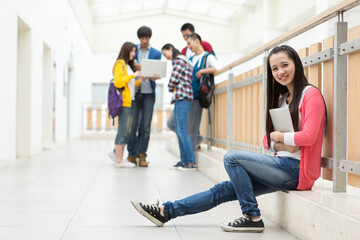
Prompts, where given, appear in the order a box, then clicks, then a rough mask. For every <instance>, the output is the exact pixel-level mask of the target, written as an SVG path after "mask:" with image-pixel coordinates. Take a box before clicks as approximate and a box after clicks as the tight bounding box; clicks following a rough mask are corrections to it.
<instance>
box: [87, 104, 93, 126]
mask: <svg viewBox="0 0 360 240" xmlns="http://www.w3.org/2000/svg"><path fill="white" fill-rule="evenodd" d="M92 110H93V108H92V107H88V108H87V109H86V111H87V126H86V129H87V130H92V128H93V126H92V125H93V124H92Z"/></svg>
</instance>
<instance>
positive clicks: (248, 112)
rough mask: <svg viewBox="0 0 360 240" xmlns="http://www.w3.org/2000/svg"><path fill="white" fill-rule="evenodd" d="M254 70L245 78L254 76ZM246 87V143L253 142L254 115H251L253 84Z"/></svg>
mask: <svg viewBox="0 0 360 240" xmlns="http://www.w3.org/2000/svg"><path fill="white" fill-rule="evenodd" d="M252 75H253V74H252V71H251V70H250V71H248V72H246V73H245V78H249V77H252ZM244 88H245V94H246V97H245V101H246V102H245V143H251V130H252V115H251V108H252V105H251V100H252V98H251V93H252V86H251V85H248V86H246V87H244Z"/></svg>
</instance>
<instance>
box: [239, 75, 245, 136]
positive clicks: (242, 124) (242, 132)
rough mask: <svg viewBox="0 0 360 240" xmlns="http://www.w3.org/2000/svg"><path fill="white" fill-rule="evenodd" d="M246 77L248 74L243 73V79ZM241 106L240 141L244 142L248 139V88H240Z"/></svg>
mask: <svg viewBox="0 0 360 240" xmlns="http://www.w3.org/2000/svg"><path fill="white" fill-rule="evenodd" d="M245 78H246V74H245V73H243V74H241V80H244V79H245ZM240 101H241V102H240V106H241V117H240V126H241V132H240V142H242V143H244V142H245V141H246V140H245V139H246V89H245V88H244V87H242V88H240Z"/></svg>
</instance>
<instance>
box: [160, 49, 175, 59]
mask: <svg viewBox="0 0 360 240" xmlns="http://www.w3.org/2000/svg"><path fill="white" fill-rule="evenodd" d="M161 53H162V55H164V57H165V58H166V59H167V60H173V50H172V48H170V49H168V50H167V49H164V50H162V51H161Z"/></svg>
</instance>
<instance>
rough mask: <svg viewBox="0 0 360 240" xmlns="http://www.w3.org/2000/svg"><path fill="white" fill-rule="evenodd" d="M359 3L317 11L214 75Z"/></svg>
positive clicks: (347, 0) (348, 0) (352, 0)
mask: <svg viewBox="0 0 360 240" xmlns="http://www.w3.org/2000/svg"><path fill="white" fill-rule="evenodd" d="M359 4H360V1H358V0H344V1H342V2H340V3H339V4H337V5H335V6H333V7H331V8H329V9H327V10H326V11H324V12H322V13H319V14H318V15H316V16H314V17H312V18H310V19H309V20H307V21H305V22H304V23H302V24H300V25H298V26H297V27H295V28H293V29H291V30H289V31H287V32H286V33H284V34H282V35H280V36H279V37H277V38H275V39H274V40H272V41H270V42H268V43H267V44H264V45H263V46H261V47H259V48H257V49H255V50H254V51H252V52H250V53H249V54H247V55H245V56H244V57H242V58H240V59H239V60H237V61H235V62H233V63H231V64H229V65H227V66H226V67H224V68H222V69H220V70H219V71H217V72H216V73H215V75H218V74H221V73H223V72H225V71H227V70H229V69H230V68H233V67H235V66H237V65H240V64H241V63H244V62H246V61H249V60H250V59H253V58H254V57H256V56H259V55H260V54H262V53H264V51H265V50H267V49H271V48H273V47H275V46H277V45H279V44H281V43H284V42H286V41H288V40H290V39H292V38H294V37H295V36H298V35H300V34H301V33H304V32H306V31H308V30H310V29H312V28H314V27H316V26H318V25H320V24H322V23H324V22H326V21H327V20H329V19H331V18H333V17H335V16H337V12H339V11H341V12H344V11H347V10H349V9H351V8H353V7H355V6H357V5H359Z"/></svg>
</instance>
